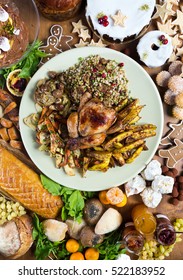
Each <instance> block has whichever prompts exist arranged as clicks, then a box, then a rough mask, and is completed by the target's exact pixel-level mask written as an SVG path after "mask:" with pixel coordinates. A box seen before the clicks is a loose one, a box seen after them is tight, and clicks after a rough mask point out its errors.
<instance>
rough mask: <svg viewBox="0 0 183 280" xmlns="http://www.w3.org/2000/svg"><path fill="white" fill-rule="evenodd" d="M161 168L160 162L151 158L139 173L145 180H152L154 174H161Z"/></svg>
mask: <svg viewBox="0 0 183 280" xmlns="http://www.w3.org/2000/svg"><path fill="white" fill-rule="evenodd" d="M161 174H162V169H161V164H160V162H159V161H157V160H155V159H154V160H152V161H151V162H150V163H149V164H148V165H147V166H146V168H145V169H144V170H143V171H142V172H141V175H142V176H143V178H144V179H145V180H148V181H152V180H154V178H155V176H157V175H161Z"/></svg>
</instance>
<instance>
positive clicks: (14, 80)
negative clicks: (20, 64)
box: [6, 69, 28, 97]
mask: <svg viewBox="0 0 183 280" xmlns="http://www.w3.org/2000/svg"><path fill="white" fill-rule="evenodd" d="M21 71H22V70H21V69H16V70H14V71H12V72H10V73H9V75H8V77H7V79H6V86H7V89H8V90H9V92H10V93H11V94H13V95H15V96H18V97H21V96H22V95H23V93H24V90H25V88H26V86H27V84H28V79H25V78H20V77H19V74H20V73H21Z"/></svg>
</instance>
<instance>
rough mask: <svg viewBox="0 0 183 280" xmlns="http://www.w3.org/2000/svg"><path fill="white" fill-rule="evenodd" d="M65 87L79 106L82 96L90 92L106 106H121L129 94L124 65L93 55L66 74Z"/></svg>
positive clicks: (81, 60) (81, 59) (82, 60)
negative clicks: (121, 102) (120, 103)
mask: <svg viewBox="0 0 183 280" xmlns="http://www.w3.org/2000/svg"><path fill="white" fill-rule="evenodd" d="M64 80H65V87H66V89H67V90H68V92H69V95H70V97H71V99H72V101H73V102H74V103H76V104H79V102H80V98H81V96H82V95H83V94H84V92H86V91H88V92H90V93H91V94H92V96H93V97H97V98H99V99H100V100H101V101H102V102H103V103H104V105H105V106H107V107H113V106H116V105H118V104H119V102H120V101H121V100H122V99H124V97H125V96H127V94H128V89H127V83H128V80H127V78H126V75H125V71H124V67H123V63H122V62H121V63H118V62H116V61H115V60H109V59H105V58H102V57H100V56H99V55H92V56H89V57H87V58H85V59H83V58H80V61H79V63H77V64H75V65H74V66H73V67H70V68H69V69H68V70H66V71H65V72H64Z"/></svg>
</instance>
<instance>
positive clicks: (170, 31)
mask: <svg viewBox="0 0 183 280" xmlns="http://www.w3.org/2000/svg"><path fill="white" fill-rule="evenodd" d="M157 26H158V29H159V30H160V31H162V32H165V33H167V34H168V35H170V36H173V35H175V34H176V31H175V30H174V29H173V28H172V20H171V19H169V20H167V21H166V23H164V24H163V23H160V22H157Z"/></svg>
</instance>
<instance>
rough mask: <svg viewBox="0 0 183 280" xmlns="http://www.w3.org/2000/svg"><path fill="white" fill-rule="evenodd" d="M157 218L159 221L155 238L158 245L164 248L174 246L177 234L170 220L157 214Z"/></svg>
mask: <svg viewBox="0 0 183 280" xmlns="http://www.w3.org/2000/svg"><path fill="white" fill-rule="evenodd" d="M155 217H156V221H157V227H156V231H155V237H156V240H157V241H158V243H160V244H162V245H164V246H169V245H172V244H174V243H175V239H176V232H175V229H174V227H173V225H172V224H171V222H170V220H169V218H168V217H167V216H165V215H162V214H157V215H156V216H155Z"/></svg>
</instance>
